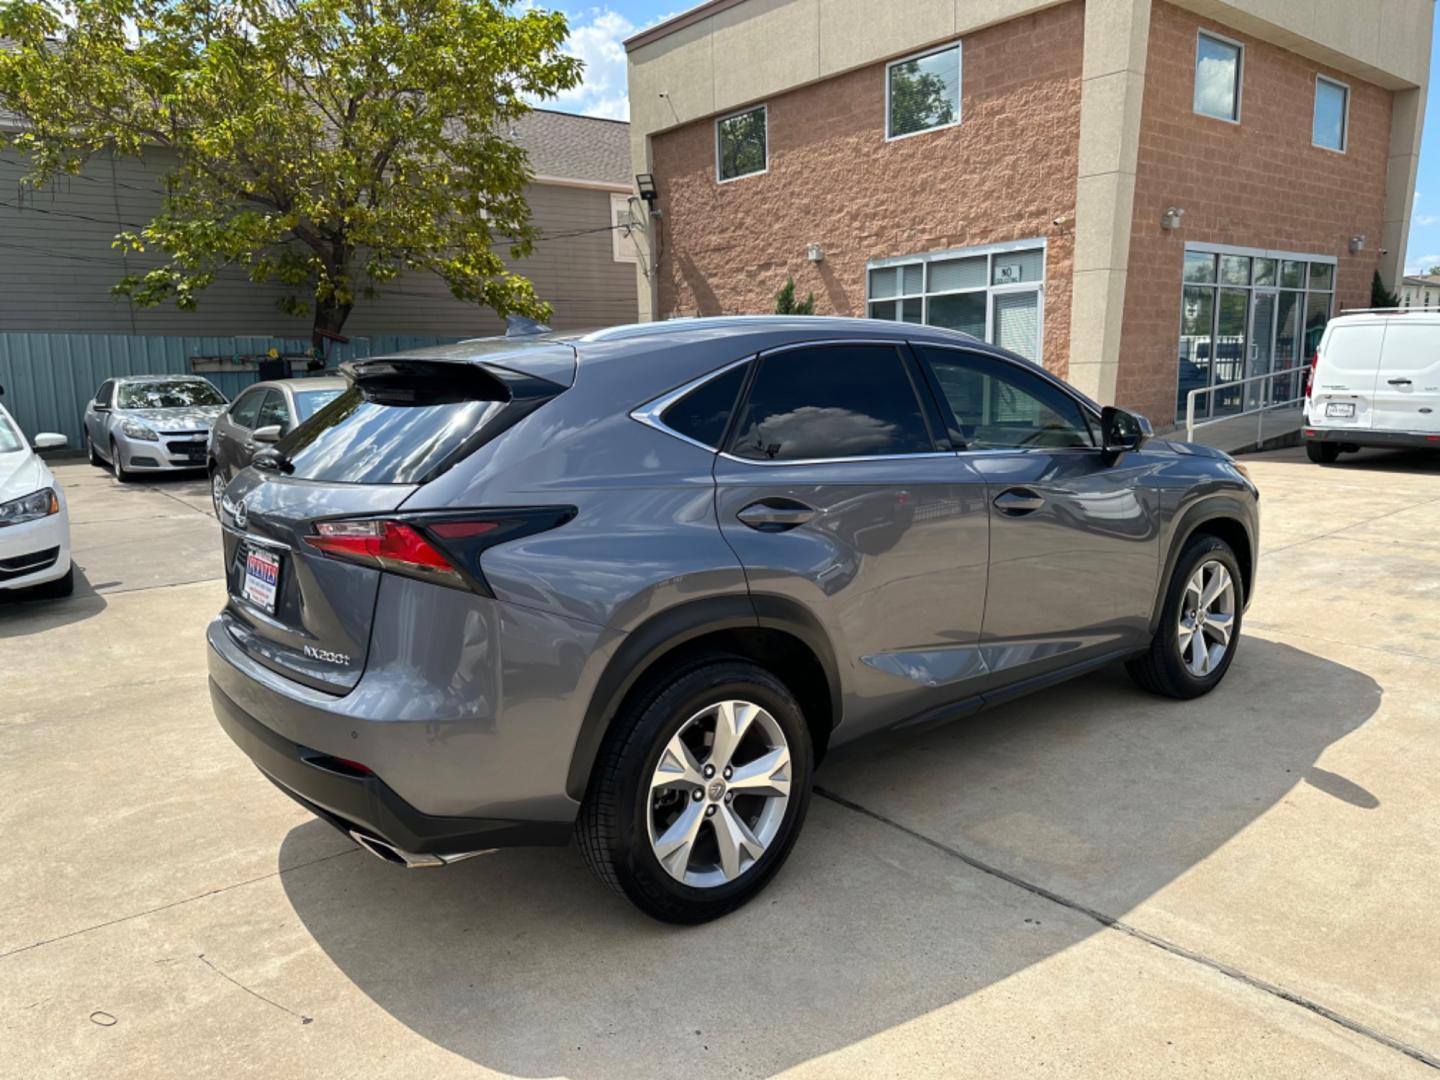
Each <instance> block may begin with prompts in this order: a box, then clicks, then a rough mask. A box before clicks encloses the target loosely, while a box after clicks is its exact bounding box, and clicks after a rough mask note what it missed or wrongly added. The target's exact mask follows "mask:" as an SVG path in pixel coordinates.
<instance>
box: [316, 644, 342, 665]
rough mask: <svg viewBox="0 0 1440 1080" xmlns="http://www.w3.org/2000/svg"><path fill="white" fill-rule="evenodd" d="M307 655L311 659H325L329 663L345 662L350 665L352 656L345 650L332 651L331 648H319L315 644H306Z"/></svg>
mask: <svg viewBox="0 0 1440 1080" xmlns="http://www.w3.org/2000/svg"><path fill="white" fill-rule="evenodd" d="M305 655H306V656H308V657H309V658H310V659H311V660H323V661H324V662H325V663H327V664H343V665H344V666H345V667H349V666H350V657H348V656H346V655H345V654H344V653H343V652H331V651H330V650H329V649H317V648H315V646H314V645H306V646H305Z"/></svg>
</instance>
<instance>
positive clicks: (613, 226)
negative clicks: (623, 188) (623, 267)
mask: <svg viewBox="0 0 1440 1080" xmlns="http://www.w3.org/2000/svg"><path fill="white" fill-rule="evenodd" d="M630 199H631V196H629V195H622V194H620V193H619V192H616V191H612V192H611V193H610V257H611V258H612V259H614V261H615V262H617V263H638V262H639V261H640V252H639V250H638V248H637V246H636V243H635V237H634V236H633V235H631V234H632V232H633V231H634V228H635V226H634V225H633V224H632V225H631V226H630V228H629V229H625V228H622V227H621V226H620V224H619V223H618V222H617V221H616V220H615V219H616V217H617V216H618V215H617V211H622V210H623V211H624V213H625V217H626V218H629V217H630Z"/></svg>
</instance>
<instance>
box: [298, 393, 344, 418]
mask: <svg viewBox="0 0 1440 1080" xmlns="http://www.w3.org/2000/svg"><path fill="white" fill-rule="evenodd" d="M340 394H341V391H340V390H338V389H337V390H297V391H296V392H295V411H296V412H297V413H299V414H300V415H299V416H298V417H297V418H296V419H298V420H309V419H310V417H312V416H314V415H315V414H316V413H317V412H319V411H320V410H321V409H323V408H324V407H325V406H326V405H329V404H330V402H332V401H334V400H335V399H336V398H337V397H339V396H340Z"/></svg>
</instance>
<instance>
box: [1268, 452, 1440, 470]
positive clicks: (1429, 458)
mask: <svg viewBox="0 0 1440 1080" xmlns="http://www.w3.org/2000/svg"><path fill="white" fill-rule="evenodd" d="M1258 456H1259V457H1260V458H1261V459H1262V460H1265V461H1266V462H1267V463H1269V464H1278V465H1295V466H1304V467H1305V468H1307V469H1314V470H1315V471H1316V474H1317V475H1320V474H1321V473H1322V472H1333V473H1339V474H1343V473H1345V472H1346V471H1349V470H1354V471H1355V472H1375V473H1393V474H1395V475H1397V476H1404V475H1412V476H1440V449H1436V450H1384V449H1379V448H1375V447H1366V448H1365V449H1362V450H1358V451H1355V452H1354V453H1349V454H1341V455H1340V457H1339V459H1338V460H1337V461H1336V462H1335V464H1333V465H1316V464H1315V463H1314V462H1312V461H1311V460H1310V459H1309V458H1307V457H1305V455H1304V452H1303V451H1301V452H1300V453H1299V454H1294V455H1290V454H1287V455H1286V456H1284V457H1281V456H1279V455H1266V454H1261V455H1258ZM1241 460H1246V459H1245V458H1242V459H1241Z"/></svg>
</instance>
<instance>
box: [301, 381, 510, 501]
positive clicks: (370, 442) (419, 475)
mask: <svg viewBox="0 0 1440 1080" xmlns="http://www.w3.org/2000/svg"><path fill="white" fill-rule="evenodd" d="M426 400H427V399H425V398H423V397H422V398H421V399H420V401H418V402H416V403H413V404H410V403H400V402H398V401H397V400H396V399H394V398H389V397H387V398H382V399H378V400H377V399H375V398H372V397H367V396H366V395H365V394H364V393H362V392H361V391H360V390H359V389H356V388H354V387H352V388H350V389H349V390H345V391H343V392H342V393H341V394H340V395H339V396H337V397H336V398H335V400H333V401H331V402H330V403H329V404H328V405H326V406H325V407H324V408H322V409H320V410H319V411H318V412H316V413H315V415H314V418H313V419H312V420H311V421H310V422H309V423H307V424H305V425H303V426H301V427H299V428H297V429H296V430H295V431H294V432H293V433H291V434H290V435H288V436H286V437H285V438H284V439H282V440H281V441H280V442H279V444H278V445H277V446H276V450H278V451H279V452H280V453H281V454H283V455H284V456H285V458H286V459H287V460H288V461H289V463H290V465H291V466H292V470H293V471H292V473H291V475H293V476H297V477H300V478H301V479H303V480H327V481H330V482H332V483H337V484H416V483H420V482H422V481H423V480H425V479H427V478H428V477H430V476H431V475H432V474H434V473H437V472H439V471H443V469H444V468H446V467H447V465H448V464H449V463H450V459H451V458H452V457H453V456H454V455H456V454H458V453H460V452H461V451H462V448H463V446H464V444H465V441H466V439H468V438H469V437H470V436H472V435H474V434H475V433H476V431H478V430H479V429H480V428H481V427H482V425H484V424H485V423H486V422H487V421H488V420H489V419H490V418H491V417H492V416H493V415H494V414H495V413H497V412H499V411H500V410H501V409H503V408H504V407H505V403H504V402H502V401H442V402H439V403H436V404H427V403H426Z"/></svg>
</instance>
